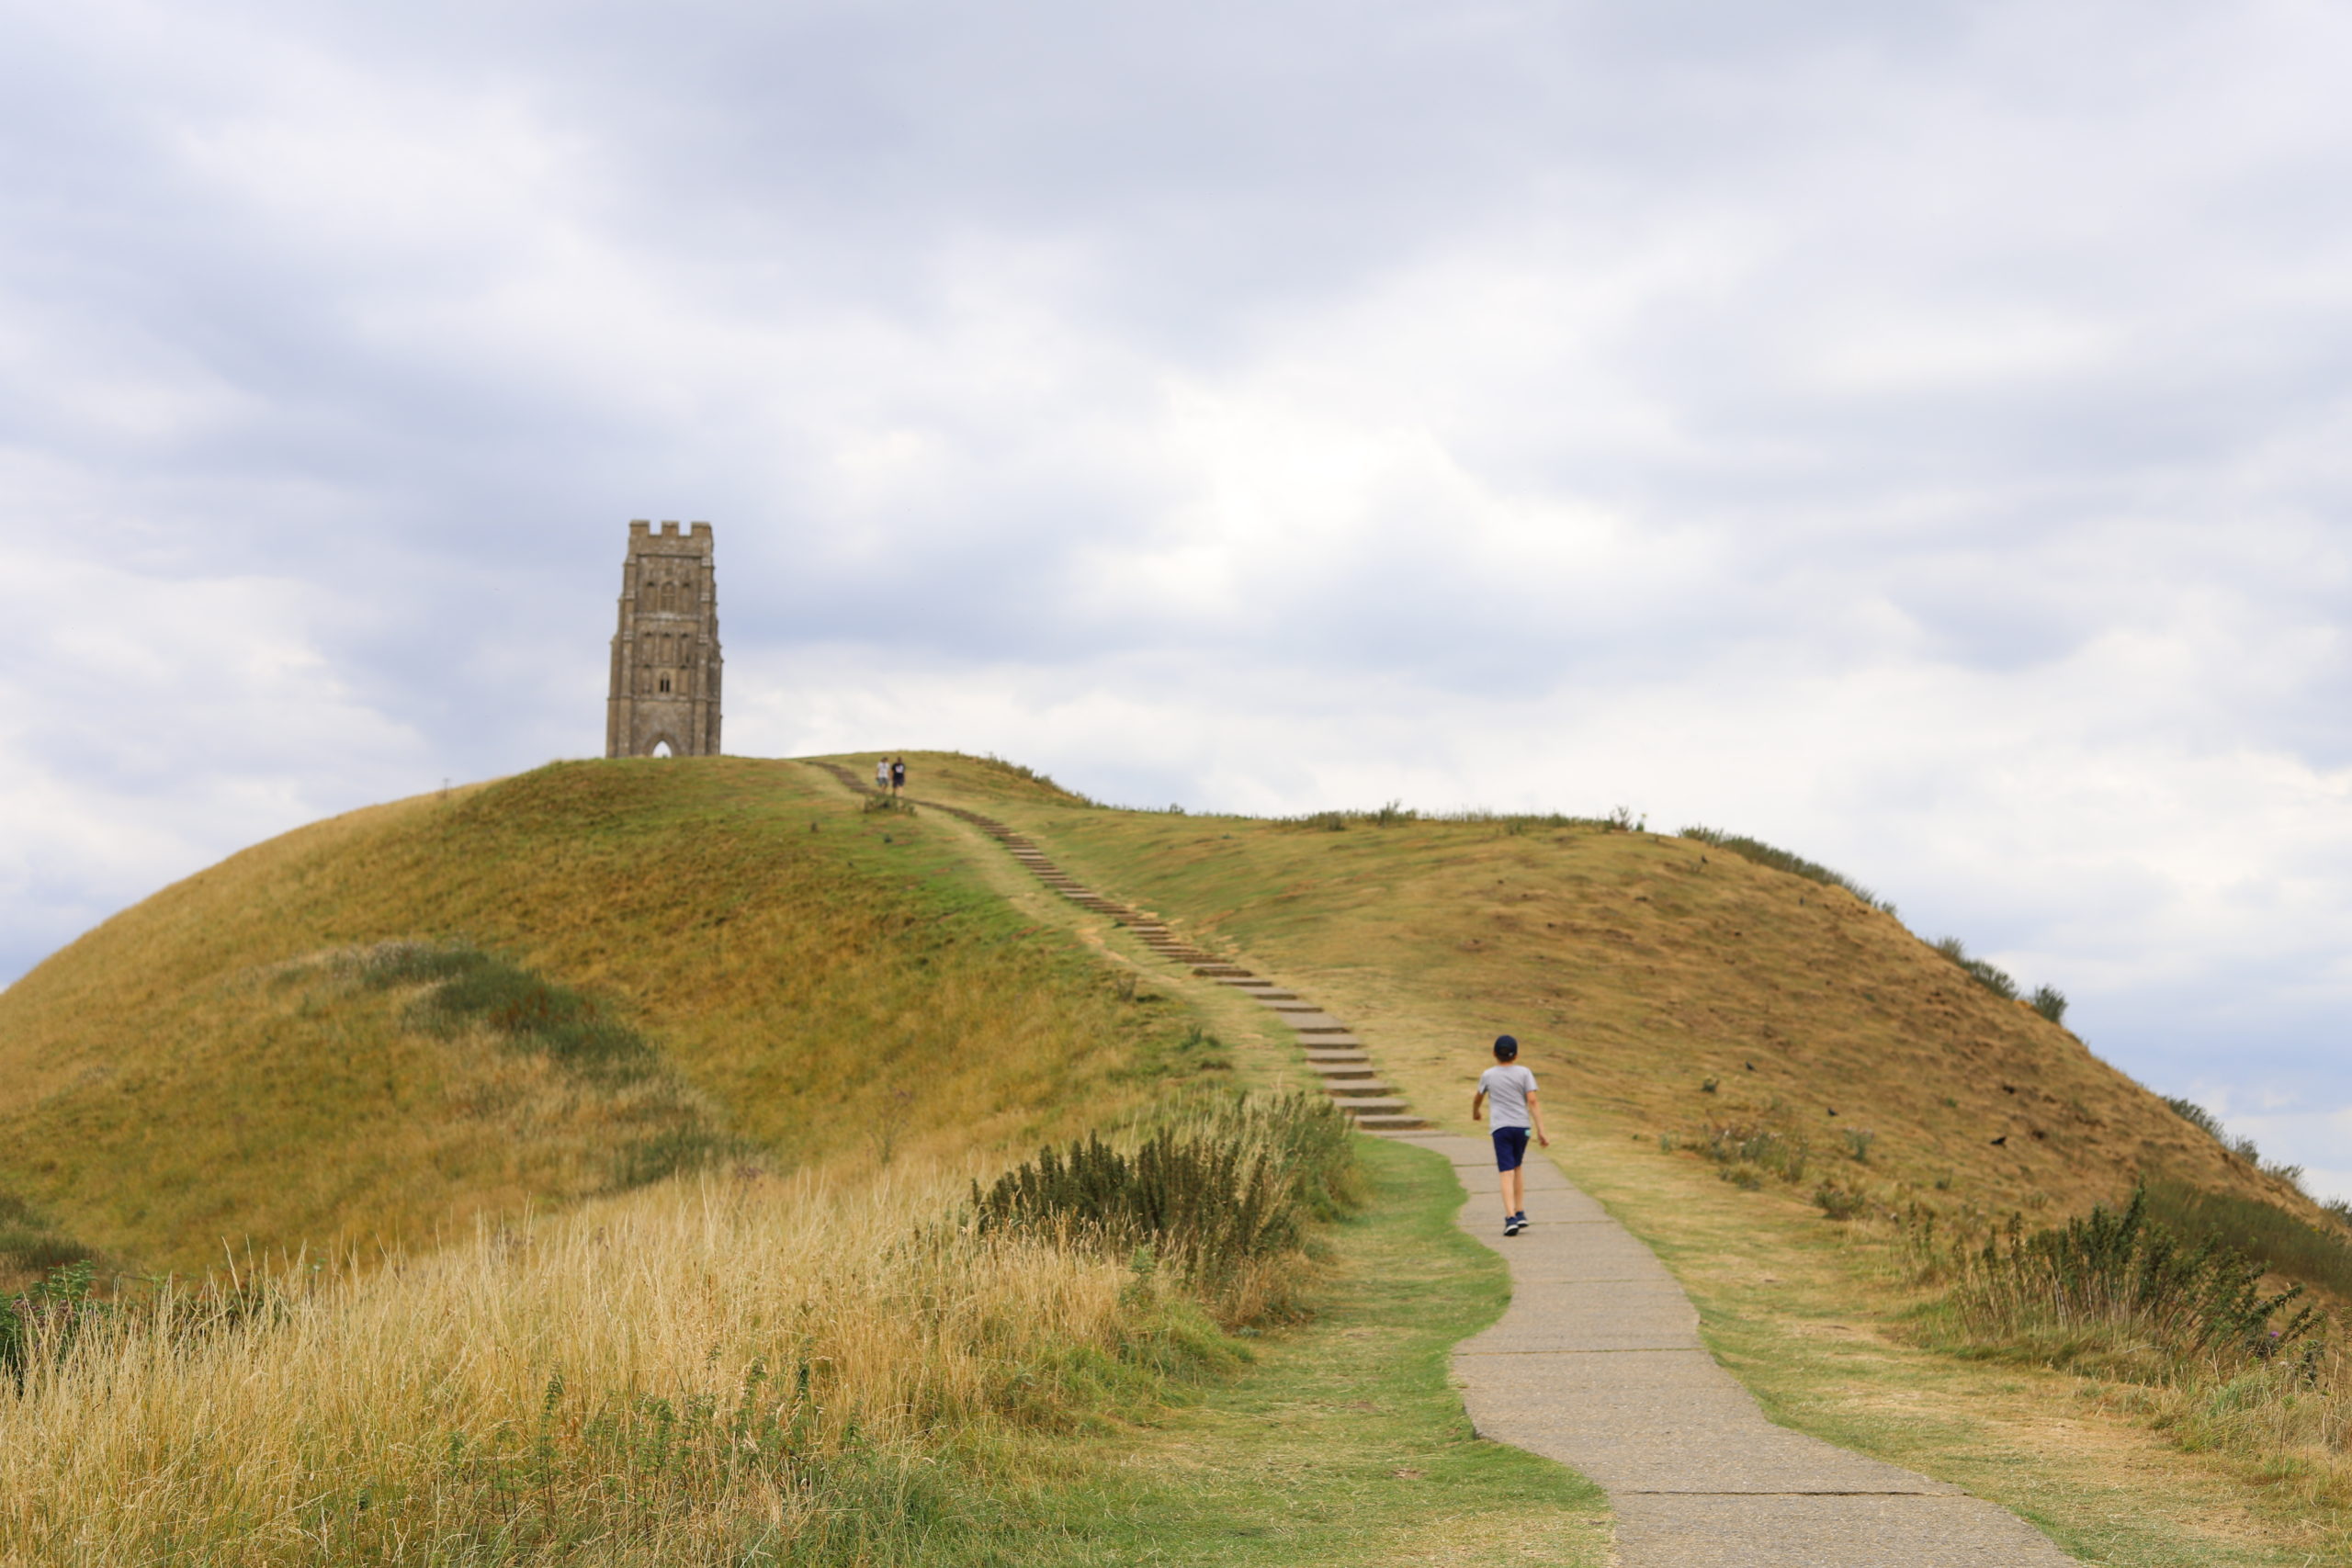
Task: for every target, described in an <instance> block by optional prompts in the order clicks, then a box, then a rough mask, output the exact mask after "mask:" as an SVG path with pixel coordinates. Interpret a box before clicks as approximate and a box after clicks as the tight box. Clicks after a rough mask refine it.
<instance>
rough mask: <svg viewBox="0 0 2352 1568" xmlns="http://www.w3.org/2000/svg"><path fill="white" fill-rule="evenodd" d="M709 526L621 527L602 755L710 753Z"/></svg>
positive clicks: (715, 685)
mask: <svg viewBox="0 0 2352 1568" xmlns="http://www.w3.org/2000/svg"><path fill="white" fill-rule="evenodd" d="M712 558H713V557H712V545H711V534H710V525H709V524H707V523H695V524H692V525H689V531H688V532H687V533H685V534H684V535H681V534H680V533H679V532H678V525H676V524H675V523H664V524H662V531H661V532H660V533H658V534H657V533H655V532H654V531H653V525H652V524H651V523H650V522H648V521H645V520H643V519H639V520H637V521H634V522H632V523H630V524H629V525H628V558H627V559H626V560H624V561H623V562H622V563H621V599H620V626H619V629H618V630H616V632H615V633H614V634H613V669H612V692H611V694H610V695H609V696H608V697H607V698H606V699H605V756H607V757H650V756H657V755H663V754H667V755H670V756H673V757H708V756H716V755H717V754H718V713H719V705H718V695H719V668H720V665H721V663H722V662H723V661H722V660H721V659H720V658H719V652H718V576H717V572H716V570H715V568H714V567H713V565H712Z"/></svg>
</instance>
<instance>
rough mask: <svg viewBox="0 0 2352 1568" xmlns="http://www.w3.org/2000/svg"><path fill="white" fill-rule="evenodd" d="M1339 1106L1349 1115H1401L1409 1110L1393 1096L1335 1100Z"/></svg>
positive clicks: (1401, 1101)
mask: <svg viewBox="0 0 2352 1568" xmlns="http://www.w3.org/2000/svg"><path fill="white" fill-rule="evenodd" d="M1333 1103H1335V1104H1336V1105H1338V1106H1339V1108H1340V1110H1342V1111H1346V1112H1347V1113H1348V1114H1349V1115H1351V1116H1383V1115H1386V1116H1402V1115H1404V1114H1406V1112H1407V1111H1408V1110H1410V1107H1408V1105H1407V1104H1406V1103H1405V1102H1404V1101H1403V1100H1398V1099H1397V1098H1396V1097H1394V1096H1367V1097H1366V1098H1364V1099H1362V1100H1334V1101H1333Z"/></svg>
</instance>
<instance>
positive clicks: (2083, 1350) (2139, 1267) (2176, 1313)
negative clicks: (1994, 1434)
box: [1945, 1189, 2321, 1381]
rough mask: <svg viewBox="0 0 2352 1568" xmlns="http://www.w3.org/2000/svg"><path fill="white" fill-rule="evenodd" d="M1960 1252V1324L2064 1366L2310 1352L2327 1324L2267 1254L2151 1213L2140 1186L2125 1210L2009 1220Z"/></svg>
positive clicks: (1954, 1317) (1983, 1338) (2152, 1369)
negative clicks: (2260, 1257) (2251, 1253)
mask: <svg viewBox="0 0 2352 1568" xmlns="http://www.w3.org/2000/svg"><path fill="white" fill-rule="evenodd" d="M1955 1261H1956V1263H1957V1267H1956V1269H1954V1270H1953V1271H1954V1273H1955V1274H1956V1275H1957V1279H1956V1282H1955V1283H1954V1285H1953V1286H1952V1288H1951V1292H1950V1294H1949V1296H1948V1297H1947V1300H1946V1302H1945V1308H1946V1311H1947V1313H1948V1314H1949V1325H1950V1327H1951V1330H1952V1331H1953V1333H1954V1334H1955V1336H1956V1337H1958V1338H1959V1339H1960V1340H1962V1342H1964V1343H1965V1344H1967V1345H1970V1346H1973V1347H1975V1348H1980V1349H1984V1350H1987V1351H1992V1352H1996V1353H2000V1354H2006V1355H2018V1356H2023V1357H2026V1358H2028V1359H2035V1360H2040V1361H2042V1362H2045V1363H2047V1364H2049V1365H2052V1366H2056V1367H2061V1368H2068V1369H2073V1370H2081V1371H2100V1372H2102V1373H2105V1374H2108V1375H2122V1376H2131V1377H2138V1378H2142V1379H2146V1380H2150V1381H2156V1380H2160V1379H2161V1378H2162V1377H2163V1376H2165V1375H2166V1374H2167V1373H2171V1372H2174V1371H2177V1370H2179V1369H2181V1368H2184V1367H2190V1366H2203V1365H2207V1364H2214V1365H2222V1366H2237V1365H2239V1364H2242V1363H2247V1362H2253V1361H2260V1360H2267V1359H2271V1358H2273V1357H2275V1356H2278V1355H2280V1354H2282V1353H2285V1354H2290V1356H2291V1355H2299V1354H2302V1353H2304V1351H2305V1349H2306V1348H2307V1347H2306V1345H2305V1344H2304V1343H2303V1342H2306V1341H2312V1339H2313V1337H2314V1336H2315V1334H2316V1332H2317V1330H2318V1329H2319V1328H2320V1326H2321V1320H2320V1317H2319V1314H2318V1311H2317V1309H2316V1308H2314V1307H2312V1306H2311V1305H2309V1304H2305V1303H2301V1296H2302V1293H2303V1292H2302V1287H2301V1286H2300V1285H2290V1286H2289V1287H2288V1288H2287V1289H2286V1290H2284V1291H2278V1292H2266V1291H2265V1290H2264V1289H2263V1285H2262V1280H2263V1275H2264V1272H2265V1270H2264V1267H2263V1265H2262V1264H2261V1263H2259V1262H2257V1261H2256V1260H2254V1259H2251V1258H2246V1257H2245V1256H2244V1255H2242V1254H2240V1253H2238V1252H2236V1251H2233V1250H2232V1249H2231V1248H2228V1247H2223V1246H2222V1245H2220V1244H2219V1243H2217V1242H2215V1241H2213V1240H2211V1239H2210V1238H2209V1239H2205V1240H2201V1241H2195V1242H2188V1241H2184V1240H2182V1239H2181V1238H2180V1237H2179V1236H2177V1235H2175V1234H2174V1232H2173V1231H2171V1230H2170V1229H2169V1228H2167V1227H2166V1226H2165V1225H2163V1224H2158V1223H2155V1222H2154V1221H2152V1220H2151V1218H2150V1216H2149V1204H2148V1194H2147V1192H2146V1190H2144V1189H2143V1190H2136V1191H2134V1192H2133V1193H2132V1195H2131V1201H2130V1202H2129V1203H2128V1204H2126V1205H2125V1206H2124V1207H2123V1208H2122V1209H2121V1210H2120V1211H2115V1210H2109V1209H2108V1208H2106V1207H2105V1206H2104V1205H2100V1206H2097V1207H2094V1208H2093V1209H2092V1210H2091V1212H2090V1213H2088V1214H2087V1215H2084V1216H2080V1217H2078V1218H2075V1219H2072V1220H2069V1221H2068V1222H2066V1224H2063V1225H2057V1226H2052V1227H2050V1228H2048V1229H2044V1230H2040V1231H2035V1232H2033V1233H2031V1234H2030V1235H2029V1234H2026V1233H2025V1232H2024V1231H2023V1229H2022V1227H2021V1226H2019V1225H2018V1224H2017V1223H2016V1222H2015V1221H2012V1222H2011V1224H2010V1228H2009V1231H2008V1233H2007V1236H2006V1237H1995V1238H1993V1239H1991V1240H1988V1241H1986V1242H1985V1245H1984V1247H1982V1248H1981V1249H1980V1250H1978V1251H1977V1252H1975V1253H1974V1254H1973V1256H1964V1257H1962V1258H1959V1259H1956V1260H1955ZM2308 1348H2309V1349H2310V1353H2312V1354H2316V1353H2317V1352H2316V1348H2315V1346H2312V1347H2308Z"/></svg>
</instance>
